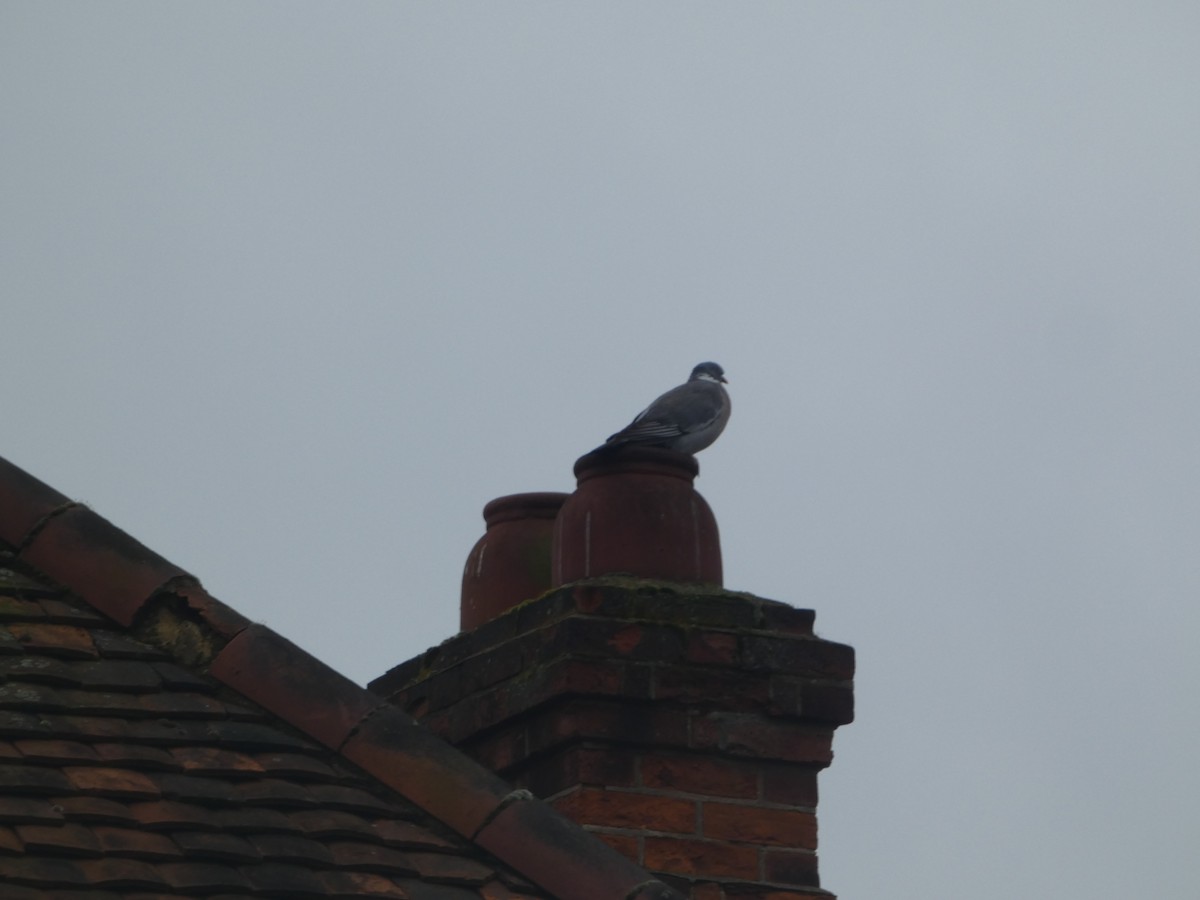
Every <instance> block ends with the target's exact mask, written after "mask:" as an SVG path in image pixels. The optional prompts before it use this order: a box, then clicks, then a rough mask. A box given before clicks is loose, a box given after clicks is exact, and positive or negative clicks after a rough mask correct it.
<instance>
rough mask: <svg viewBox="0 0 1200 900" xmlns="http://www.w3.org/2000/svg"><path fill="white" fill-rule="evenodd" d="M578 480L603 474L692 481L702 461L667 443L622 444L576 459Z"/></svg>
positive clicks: (698, 471)
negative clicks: (638, 445)
mask: <svg viewBox="0 0 1200 900" xmlns="http://www.w3.org/2000/svg"><path fill="white" fill-rule="evenodd" d="M574 471H575V477H576V478H577V479H578V480H579V481H585V480H587V479H589V478H596V477H600V476H604V475H625V474H642V475H668V476H671V477H674V478H680V479H683V480H684V481H693V480H695V478H696V476H697V475H699V474H700V463H699V462H697V461H696V457H694V456H692V455H691V454H690V453H680V452H679V451H678V450H668V449H667V448H665V447H621V448H619V449H617V450H603V451H600V452H592V453H587V454H585V455H583V456H581V457H579V459H577V460H576V461H575V470H574Z"/></svg>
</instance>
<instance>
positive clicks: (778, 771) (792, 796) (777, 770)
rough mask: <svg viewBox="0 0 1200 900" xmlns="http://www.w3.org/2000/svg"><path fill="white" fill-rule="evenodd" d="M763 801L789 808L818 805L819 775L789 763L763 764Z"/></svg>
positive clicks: (814, 806) (812, 807) (810, 807)
mask: <svg viewBox="0 0 1200 900" xmlns="http://www.w3.org/2000/svg"><path fill="white" fill-rule="evenodd" d="M762 784H763V792H762V799H763V800H766V801H767V802H768V803H782V804H785V805H787V806H804V807H808V808H809V809H814V808H816V805H817V773H816V771H815V770H813V769H807V768H804V767H802V766H796V765H790V764H788V763H762Z"/></svg>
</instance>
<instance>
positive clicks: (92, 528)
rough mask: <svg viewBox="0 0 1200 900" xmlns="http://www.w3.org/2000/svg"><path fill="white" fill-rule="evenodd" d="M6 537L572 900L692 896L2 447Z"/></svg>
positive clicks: (0, 508) (0, 535)
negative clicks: (248, 613)
mask: <svg viewBox="0 0 1200 900" xmlns="http://www.w3.org/2000/svg"><path fill="white" fill-rule="evenodd" d="M0 540H4V541H5V542H7V543H8V544H10V545H11V546H13V547H16V548H17V551H18V557H19V558H20V559H21V560H22V561H24V562H26V563H27V564H29V565H31V566H33V567H34V568H36V569H38V570H39V571H41V572H42V573H43V574H44V575H46V576H47V577H48V578H50V579H52V580H54V581H56V582H58V583H59V584H62V585H63V586H64V587H67V588H69V589H70V590H71V591H73V592H74V593H75V594H76V595H77V596H78V597H79V598H80V599H82V600H84V601H85V602H87V603H88V604H90V605H91V606H93V607H94V608H95V609H97V610H98V611H100V612H102V613H104V614H105V615H107V616H109V617H110V618H112V619H114V620H115V621H116V622H118V623H120V624H121V625H124V626H126V627H132V628H133V629H134V630H135V631H136V632H137V634H138V637H139V638H141V639H143V640H146V641H148V642H150V643H153V644H155V645H156V646H159V647H160V648H162V649H164V650H165V651H167V652H168V653H171V654H173V655H175V656H178V657H183V658H184V660H185V661H186V662H187V663H189V664H192V665H200V666H205V667H207V668H208V671H209V674H210V675H211V676H212V677H214V678H216V679H217V680H218V681H220V682H222V683H223V684H225V685H227V686H229V687H230V688H232V689H233V690H235V691H237V692H238V693H240V694H242V695H243V696H245V697H247V698H249V699H250V700H252V701H254V702H255V703H258V704H259V705H260V706H262V707H263V708H264V709H267V710H269V711H270V712H272V713H273V714H275V715H277V716H279V718H280V719H282V720H283V721H285V722H287V723H288V724H289V725H291V726H293V727H295V728H297V729H298V730H300V731H302V732H304V733H305V734H307V735H309V736H310V737H312V738H313V739H314V740H316V741H319V742H320V743H321V744H323V745H325V746H326V747H329V748H330V749H331V750H334V751H335V752H337V753H339V754H340V755H342V756H343V757H344V758H346V759H348V760H350V761H351V762H353V763H355V764H356V765H358V766H359V767H360V768H362V769H364V770H365V771H366V772H368V773H369V774H371V775H372V776H373V777H374V778H376V779H377V780H378V781H379V782H380V783H381V784H384V785H386V786H388V787H389V788H391V789H393V790H395V791H397V792H398V793H400V794H401V795H403V796H404V797H406V798H408V799H409V800H411V801H412V802H413V803H415V804H417V805H418V806H420V807H421V808H422V809H424V810H426V811H427V812H428V813H430V814H431V815H433V816H435V817H437V818H438V819H440V820H441V821H443V822H445V823H446V824H447V825H449V826H450V827H451V828H454V829H455V830H456V831H458V832H459V833H460V834H462V835H463V836H464V837H466V838H468V839H469V840H471V841H472V842H474V843H476V844H477V845H478V846H480V847H482V848H483V849H485V850H487V851H489V852H490V853H492V854H493V855H494V856H495V857H497V858H498V859H500V860H502V861H503V862H505V863H507V864H508V865H510V866H512V867H513V868H514V869H515V870H516V871H517V872H519V873H520V874H521V875H523V876H524V877H526V878H528V879H530V880H531V881H533V882H534V883H535V884H538V885H539V886H541V887H542V888H544V889H545V890H547V891H549V892H550V893H552V894H553V895H554V896H556V897H559V898H562V900H616V898H621V900H649V898H655V900H682V895H680V894H679V893H677V892H676V891H674V890H673V889H671V888H670V887H669V886H667V885H666V884H663V883H662V882H660V881H658V880H656V879H654V878H652V877H651V876H650V874H649V873H647V872H646V871H645V870H644V869H642V868H640V867H638V866H637V865H635V864H634V863H632V862H630V861H629V860H628V859H627V858H626V857H625V856H623V855H622V854H620V853H619V852H617V851H616V850H614V849H612V848H611V847H609V846H608V845H607V844H605V843H603V842H602V841H600V840H599V839H597V838H595V837H594V836H592V835H591V834H589V833H588V832H587V831H585V830H584V829H583V828H582V827H580V826H579V825H577V824H575V823H574V822H572V821H570V820H569V819H567V818H565V817H564V816H563V815H561V814H560V813H558V812H556V811H555V810H553V809H552V808H551V807H549V806H548V805H546V804H545V803H543V802H542V801H540V800H537V799H535V798H534V797H533V796H532V795H531V794H529V793H528V792H527V791H520V790H514V789H513V787H512V786H511V785H509V784H507V783H506V782H504V781H502V780H501V779H500V778H498V777H497V776H496V775H495V774H493V773H492V772H490V771H488V770H487V769H485V768H484V767H482V766H480V765H479V764H478V763H475V762H474V761H472V760H471V759H469V758H468V757H467V756H465V755H464V754H463V753H461V752H460V751H459V750H457V749H456V748H454V747H453V746H451V745H450V744H448V743H446V742H445V741H443V740H442V739H440V738H438V737H436V736H435V735H434V734H433V733H432V732H430V731H428V730H427V729H426V728H424V727H423V726H421V725H420V724H418V723H417V722H416V721H415V720H414V719H413V718H412V717H411V716H409V715H408V714H407V713H405V712H403V711H402V710H400V709H398V708H396V707H394V706H391V705H390V704H388V703H387V702H386V701H385V700H383V699H382V698H380V697H379V696H377V695H376V694H373V693H371V692H370V691H368V690H366V689H365V688H361V687H359V686H358V685H356V684H355V683H354V682H352V681H350V680H349V679H348V678H346V677H345V676H343V675H341V674H340V673H338V672H336V671H335V670H333V669H332V668H330V667H329V666H327V665H325V664H324V663H323V662H321V661H320V660H319V659H317V658H316V657H314V656H312V655H311V654H309V653H306V652H305V651H304V650H301V649H300V648H299V647H297V646H296V645H295V644H293V643H291V642H290V641H288V640H287V639H286V638H284V637H282V636H280V635H279V634H277V633H275V632H274V631H272V630H271V629H269V628H267V627H266V626H263V625H258V624H254V623H251V622H250V620H249V619H247V618H245V617H244V616H242V615H241V614H240V613H238V612H237V611H236V610H234V609H233V608H231V607H229V606H227V605H226V604H224V603H222V602H221V601H220V600H217V599H216V598H215V597H212V596H211V595H210V594H208V592H207V591H205V590H204V588H203V587H202V586H201V585H200V582H199V581H198V580H197V579H196V578H194V577H193V576H192V575H190V574H188V573H187V572H185V571H184V570H183V569H181V568H179V567H178V566H176V565H174V564H173V563H171V562H169V561H168V560H166V559H164V558H163V557H161V556H159V555H158V554H156V553H154V552H153V551H152V550H150V549H148V548H147V547H145V546H144V545H142V544H141V543H139V542H138V541H137V540H135V539H134V538H132V537H130V536H129V535H128V534H126V533H125V532H123V531H121V530H120V529H119V528H117V527H116V526H115V525H113V524H112V523H110V522H109V521H107V520H106V519H104V518H102V517H101V516H99V515H97V514H96V513H94V512H92V511H91V510H90V509H88V508H87V507H85V506H82V505H80V504H77V503H73V502H71V501H70V500H68V499H67V498H66V497H65V496H63V495H62V494H60V493H58V492H57V491H55V490H54V489H53V488H51V487H49V486H48V485H46V484H44V483H42V482H41V481H39V480H38V479H36V478H34V477H33V476H32V475H29V474H28V473H27V472H25V471H24V470H22V469H20V468H19V467H17V466H15V465H13V464H12V463H10V462H8V461H7V460H6V459H4V458H3V457H0Z"/></svg>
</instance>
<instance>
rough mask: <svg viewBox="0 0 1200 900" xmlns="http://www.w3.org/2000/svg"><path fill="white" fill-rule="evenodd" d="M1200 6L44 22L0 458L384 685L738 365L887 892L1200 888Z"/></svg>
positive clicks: (737, 389) (247, 13)
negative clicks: (498, 544) (1199, 850)
mask: <svg viewBox="0 0 1200 900" xmlns="http://www.w3.org/2000/svg"><path fill="white" fill-rule="evenodd" d="M1198 40H1200V6H1197V5H1196V4H1194V3H1185V2H1174V0H1141V2H1138V3H1132V2H1110V0H1090V2H1080V0H1063V2H1059V3H1054V4H1047V3H1044V2H1039V3H1032V2H1024V0H1015V2H1011V3H1004V4H964V3H961V2H921V0H916V2H911V3H904V4H894V3H861V2H837V3H833V2H815V0H810V2H787V3H757V2H743V3H723V4H716V3H707V2H689V3H678V2H658V3H654V4H645V3H633V2H605V3H591V4H581V3H549V2H520V3H517V2H513V3H506V4H493V3H482V2H480V3H462V2H438V3H371V2H359V3H355V4H332V3H328V4H327V3H312V2H288V3H283V2H259V3H242V2H237V3H232V2H223V0H209V2H206V3H203V4H195V3H193V4H183V3H160V2H136V3H132V2H131V3H117V2H105V3H80V2H59V0H36V2H25V0H6V2H4V3H3V4H2V5H0V322H2V325H0V329H2V333H3V337H4V340H3V347H4V352H3V353H2V354H0V377H2V383H3V384H4V386H5V391H4V394H5V397H4V400H3V402H2V403H0V410H2V418H0V438H2V440H0V455H3V456H5V457H6V458H8V459H9V460H10V461H12V462H14V463H16V464H17V465H20V466H22V467H24V468H25V469H27V470H28V471H30V472H31V473H33V474H34V475H36V476H37V477H39V478H41V479H42V480H43V481H46V482H48V483H49V484H51V485H53V486H54V487H55V488H57V489H58V490H60V491H62V492H63V493H65V494H68V495H69V496H71V497H73V498H75V499H78V500H80V501H83V502H86V503H88V504H90V505H91V506H92V507H93V508H94V509H96V510H97V511H98V512H99V513H101V514H102V515H104V516H105V517H107V518H108V519H110V520H112V521H113V522H115V523H116V524H117V525H119V526H120V527H121V528H123V529H124V530H126V531H128V532H130V533H131V534H133V535H134V536H136V537H137V538H138V539H139V540H141V541H142V542H143V543H145V544H147V545H148V546H150V547H151V548H153V549H154V550H156V551H157V552H159V553H161V554H162V555H163V556H166V557H167V558H168V559H170V560H171V561H173V562H175V563H177V564H179V565H181V566H183V567H184V568H186V569H188V570H189V571H191V572H193V573H195V574H196V575H197V576H198V577H199V578H200V579H201V580H202V581H203V583H204V584H205V586H206V587H207V588H208V589H209V590H210V591H211V592H212V593H213V594H215V595H216V596H218V597H220V598H221V599H222V600H224V601H226V602H227V603H229V604H231V605H232V606H234V607H235V608H237V609H238V610H240V611H241V612H243V613H244V614H246V615H247V616H249V617H251V618H253V619H255V620H257V621H263V622H266V623H267V624H268V625H270V626H271V627H272V628H274V629H276V630H277V631H280V632H281V633H283V634H284V635H286V636H287V637H289V638H291V639H292V640H293V641H295V642H296V643H298V644H300V645H301V646H302V647H304V648H305V649H307V650H309V651H310V652H312V653H314V654H315V655H317V656H318V657H320V658H321V659H323V660H325V661H326V662H328V663H329V664H331V665H333V666H334V667H335V668H337V669H339V670H341V671H342V672H344V673H346V674H347V675H349V676H350V677H352V678H354V679H355V680H357V681H359V682H360V683H365V682H366V681H368V680H370V679H372V678H374V677H376V676H377V675H379V674H382V673H383V672H384V671H386V670H387V669H388V668H390V667H391V666H392V665H394V664H396V663H398V662H401V661H403V660H405V659H408V658H410V657H412V656H414V655H415V654H417V653H419V652H421V651H423V650H424V649H426V648H427V647H429V646H432V645H434V644H437V643H439V642H440V641H441V640H443V639H445V638H447V637H449V636H451V635H452V634H453V633H454V632H455V631H456V630H457V627H458V608H457V606H458V592H459V584H460V578H461V572H462V564H463V562H464V560H465V558H466V555H467V553H468V551H469V550H470V548H471V546H472V544H473V543H474V542H475V540H476V539H477V538H478V537H479V535H480V534H481V533H482V530H483V521H482V518H481V510H482V507H483V505H484V503H486V502H487V501H488V500H490V499H492V498H494V497H497V496H500V495H504V494H510V493H516V492H522V491H537V490H564V491H567V490H571V489H572V487H573V478H572V475H571V466H572V464H573V462H574V460H575V459H576V457H578V456H579V455H580V454H582V453H583V452H585V451H587V450H589V449H590V448H591V447H593V446H595V445H596V444H597V443H599V442H600V441H601V440H603V438H605V437H606V436H607V435H608V434H610V433H611V432H613V431H615V430H617V429H618V428H620V427H621V426H623V425H624V424H626V423H627V422H628V420H629V419H630V418H631V417H632V416H633V415H634V414H635V413H636V412H638V411H639V410H640V409H641V408H642V407H643V406H645V405H646V404H647V403H648V402H649V401H650V400H651V399H653V398H654V397H655V396H656V395H657V394H659V393H661V392H662V391H664V390H666V389H668V388H670V387H672V386H674V385H675V384H678V383H679V382H681V381H682V380H684V378H685V377H686V376H687V374H688V372H689V371H690V369H691V367H692V366H693V365H694V364H696V363H697V362H700V361H701V360H708V359H712V360H716V361H717V362H719V363H720V364H721V365H723V366H724V368H725V370H726V373H727V375H728V377H729V380H730V393H731V395H732V397H733V403H734V412H733V417H732V419H731V422H730V424H729V427H728V428H727V429H726V431H725V433H724V435H723V436H722V437H721V439H720V440H719V441H718V442H717V443H716V444H715V445H713V446H712V447H711V448H709V449H707V450H705V451H704V452H703V453H702V454H701V455H700V457H699V460H700V464H701V474H700V477H699V479H698V481H697V487H698V489H699V490H700V491H701V493H702V494H703V495H704V496H705V497H706V498H707V500H708V502H709V503H710V505H711V506H712V507H713V510H714V511H715V513H716V516H717V519H718V521H719V523H720V527H721V533H722V544H723V554H724V566H725V583H726V586H727V587H729V588H731V589H735V590H746V591H750V592H752V593H755V594H758V595H760V596H764V597H769V598H772V599H776V600H781V601H784V602H787V603H790V604H793V605H796V606H800V607H810V608H813V609H815V610H816V611H817V625H818V629H819V633H820V634H821V635H822V636H824V637H826V638H828V639H830V640H836V641H840V642H843V643H848V644H851V645H853V646H854V647H855V648H856V650H857V654H858V674H857V678H856V683H855V689H856V699H857V716H858V718H857V720H856V721H855V722H854V723H853V724H852V725H849V726H846V727H844V728H842V729H840V730H839V731H838V733H837V737H836V739H835V742H834V749H835V753H836V757H837V758H836V760H835V762H834V764H833V766H832V768H831V769H829V770H828V771H827V772H826V773H825V774H823V775H822V796H821V805H820V808H819V819H820V825H821V873H822V883H823V885H824V886H826V887H827V888H828V889H830V890H832V891H833V892H835V893H837V894H838V895H839V896H840V897H842V898H843V900H876V898H884V897H886V898H888V900H909V898H911V900H941V898H945V900H959V898H971V900H1011V898H1012V897H1013V896H1015V895H1019V896H1022V897H1030V898H1042V897H1046V898H1049V897H1087V898H1089V900H1126V898H1128V897H1131V896H1145V897H1156V898H1158V900H1195V897H1196V880H1197V876H1198V875H1200V867H1198V866H1197V863H1196V861H1195V857H1196V849H1195V848H1196V846H1197V844H1198V843H1200V802H1197V801H1198V800H1200V774H1198V773H1200V767H1198V766H1197V765H1196V761H1197V758H1198V757H1200V653H1198V652H1197V650H1196V635H1197V633H1198V631H1200V612H1198V609H1200V553H1198V552H1197V548H1198V547H1200V515H1198V513H1200V475H1198V474H1197V471H1196V468H1197V459H1198V458H1200V424H1198V422H1197V387H1198V385H1200V353H1198V352H1197V349H1196V347H1197V334H1198V333H1200V252H1198V250H1200V163H1198V160H1200V53H1197V52H1196V46H1197V43H1198Z"/></svg>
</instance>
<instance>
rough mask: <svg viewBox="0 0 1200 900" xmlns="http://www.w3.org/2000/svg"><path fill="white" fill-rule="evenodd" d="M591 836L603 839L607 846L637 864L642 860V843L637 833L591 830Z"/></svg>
mask: <svg viewBox="0 0 1200 900" xmlns="http://www.w3.org/2000/svg"><path fill="white" fill-rule="evenodd" d="M589 830H590V829H589ZM591 833H592V836H593V837H596V838H598V839H599V840H602V841H604V843H606V844H608V846H610V847H612V848H613V849H614V850H616V851H617V852H618V853H620V854H621V855H622V856H625V857H627V858H629V859H631V860H633V861H634V862H635V863H638V864H639V865H640V864H641V862H642V845H641V839H640V838H638V836H637V835H633V834H622V833H617V832H614V831H592V832H591Z"/></svg>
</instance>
